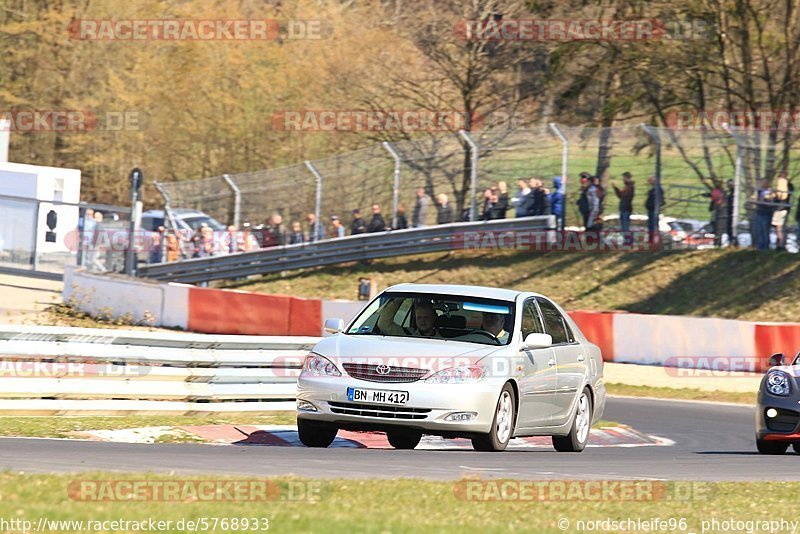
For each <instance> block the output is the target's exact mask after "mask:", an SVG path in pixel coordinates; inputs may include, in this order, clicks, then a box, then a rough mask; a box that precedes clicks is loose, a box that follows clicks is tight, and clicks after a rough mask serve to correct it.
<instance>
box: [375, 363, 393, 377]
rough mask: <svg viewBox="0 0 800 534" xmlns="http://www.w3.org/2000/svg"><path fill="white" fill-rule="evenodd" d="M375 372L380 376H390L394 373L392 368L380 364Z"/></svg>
mask: <svg viewBox="0 0 800 534" xmlns="http://www.w3.org/2000/svg"><path fill="white" fill-rule="evenodd" d="M375 372H376V373H378V374H379V375H388V374H389V373H391V372H392V368H391V367H389V366H388V365H385V364H380V365H378V366H376V367H375Z"/></svg>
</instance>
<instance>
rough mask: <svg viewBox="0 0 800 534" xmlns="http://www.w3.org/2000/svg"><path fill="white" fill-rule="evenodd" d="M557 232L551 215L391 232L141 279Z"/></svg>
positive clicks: (211, 274)
mask: <svg viewBox="0 0 800 534" xmlns="http://www.w3.org/2000/svg"><path fill="white" fill-rule="evenodd" d="M555 227H556V218H555V216H553V215H545V216H538V217H520V218H516V219H500V220H495V221H484V222H474V223H453V224H444V225H439V226H432V227H426V228H411V229H407V230H391V231H387V232H380V233H374V234H361V235H352V236H347V237H342V238H338V239H324V240H321V241H317V242H314V243H303V244H297V245H286V246H283V247H272V248H268V249H264V250H259V251H255V252H244V253H241V254H232V255H228V256H216V257H212V258H195V259H189V260H184V261H179V262H174V263H159V264H153V265H147V266H141V267H139V275H140V276H145V277H148V278H155V279H158V280H164V281H169V282H184V283H197V282H208V281H210V280H222V279H227V278H238V277H245V276H250V275H254V274H266V273H272V272H279V271H288V270H292V269H303V268H309V267H322V266H325V265H335V264H338V263H346V262H350V261H362V260H369V259H378V258H389V257H394V256H404V255H407V254H421V253H425V252H441V251H450V250H463V249H464V248H469V240H470V234H479V233H481V232H521V231H522V232H524V231H546V230H554V229H555Z"/></svg>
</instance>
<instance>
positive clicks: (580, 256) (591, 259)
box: [225, 249, 800, 321]
mask: <svg viewBox="0 0 800 534" xmlns="http://www.w3.org/2000/svg"><path fill="white" fill-rule="evenodd" d="M361 277H372V278H374V279H376V280H377V282H378V286H379V288H380V289H383V288H385V287H388V286H390V285H393V284H397V283H401V282H418V283H434V284H436V283H445V284H471V285H489V286H494V287H505V288H510V289H519V290H527V291H538V292H541V293H544V294H546V295H548V296H550V297H552V298H553V299H555V300H556V302H558V303H559V304H561V305H562V306H564V307H565V308H566V309H568V310H577V309H584V310H626V311H630V312H636V313H658V314H666V315H693V316H706V317H724V318H731V319H746V320H755V321H761V320H766V321H795V320H796V319H797V316H798V315H800V263H798V261H797V258H796V256H795V255H793V254H788V253H784V252H775V251H755V250H745V249H742V250H733V249H724V250H702V251H677V252H657V253H653V252H630V253H615V252H603V253H599V252H598V253H578V252H573V253H566V252H560V253H559V252H550V253H534V252H530V251H454V252H452V253H450V254H445V255H442V254H427V255H418V256H406V257H401V258H392V259H386V260H375V261H372V262H370V263H357V264H348V265H342V266H334V267H325V268H319V269H310V270H304V271H287V272H284V273H277V274H272V275H265V276H262V277H260V278H256V279H252V280H247V281H240V282H229V283H228V284H227V285H226V286H225V287H231V288H236V289H242V290H246V291H258V292H264V293H275V294H287V295H294V296H305V297H312V298H325V299H334V298H336V299H342V298H343V299H351V300H354V299H355V298H356V296H357V295H356V290H357V287H358V279H359V278H361Z"/></svg>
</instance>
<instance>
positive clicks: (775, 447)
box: [756, 439, 797, 454]
mask: <svg viewBox="0 0 800 534" xmlns="http://www.w3.org/2000/svg"><path fill="white" fill-rule="evenodd" d="M793 447H797V446H796V445H793ZM756 448H757V449H758V452H760V453H761V454H783V453H785V452H786V449H788V448H789V444H788V443H786V442H785V441H766V440H763V439H756ZM794 450H795V452H797V448H795V449H794Z"/></svg>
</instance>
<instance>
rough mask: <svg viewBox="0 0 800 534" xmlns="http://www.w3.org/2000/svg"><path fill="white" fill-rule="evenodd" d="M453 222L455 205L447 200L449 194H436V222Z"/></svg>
mask: <svg viewBox="0 0 800 534" xmlns="http://www.w3.org/2000/svg"><path fill="white" fill-rule="evenodd" d="M451 222H453V206H451V205H450V203H449V202H448V200H447V195H445V194H444V193H439V194H438V195H436V224H450V223H451Z"/></svg>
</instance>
